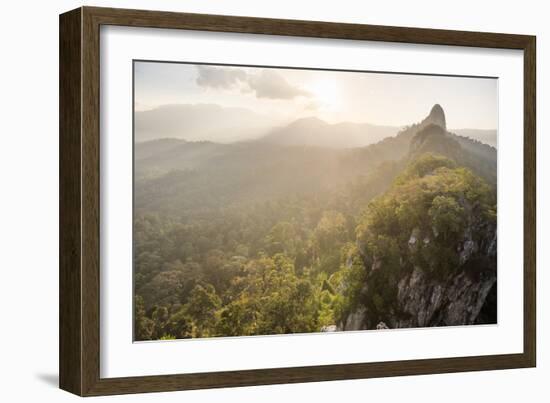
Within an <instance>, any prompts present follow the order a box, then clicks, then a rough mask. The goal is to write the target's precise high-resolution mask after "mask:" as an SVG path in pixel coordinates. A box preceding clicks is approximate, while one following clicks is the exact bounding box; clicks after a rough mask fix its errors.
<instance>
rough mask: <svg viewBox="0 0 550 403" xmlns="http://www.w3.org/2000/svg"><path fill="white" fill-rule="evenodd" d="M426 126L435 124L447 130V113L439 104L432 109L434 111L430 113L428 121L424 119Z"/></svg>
mask: <svg viewBox="0 0 550 403" xmlns="http://www.w3.org/2000/svg"><path fill="white" fill-rule="evenodd" d="M423 123H424V124H425V125H428V124H429V123H432V124H435V125H437V126H440V127H442V128H443V129H444V130H447V122H446V119H445V112H444V111H443V108H442V107H441V105H439V104H435V105H434V106H433V107H432V110H431V111H430V114H429V115H428V117H427V118H426V119H424V122H423Z"/></svg>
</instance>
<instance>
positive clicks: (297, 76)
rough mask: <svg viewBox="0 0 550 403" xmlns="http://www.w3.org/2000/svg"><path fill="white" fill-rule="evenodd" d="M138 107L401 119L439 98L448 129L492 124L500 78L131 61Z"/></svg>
mask: <svg viewBox="0 0 550 403" xmlns="http://www.w3.org/2000/svg"><path fill="white" fill-rule="evenodd" d="M134 85H135V87H134V89H135V100H134V105H135V110H136V111H147V110H152V109H155V108H159V107H162V106H163V105H174V104H186V105H193V104H195V105H196V104H215V105H219V106H221V107H238V108H245V109H248V110H250V111H252V112H253V113H255V114H258V115H261V116H265V117H269V119H270V120H271V121H276V122H279V121H280V122H290V121H292V120H295V119H298V118H302V117H311V116H314V117H318V118H320V119H323V120H325V121H326V122H328V123H339V122H356V123H371V124H377V125H387V126H398V127H402V126H406V125H410V124H412V123H416V122H419V121H421V120H422V119H423V118H424V117H425V116H426V115H427V114H428V113H429V111H430V109H431V107H432V106H433V105H434V104H436V103H439V104H440V105H441V106H442V107H443V109H444V110H445V114H446V118H447V127H448V128H450V129H465V128H468V129H497V122H498V115H497V113H498V111H497V91H498V80H497V79H491V78H469V77H468V78H466V77H447V76H423V75H406V74H384V73H368V72H342V71H320V70H305V69H282V68H258V67H237V66H219V65H218V66H210V65H196V64H182V63H165V62H135V64H134Z"/></svg>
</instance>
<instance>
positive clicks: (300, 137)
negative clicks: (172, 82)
mask: <svg viewBox="0 0 550 403" xmlns="http://www.w3.org/2000/svg"><path fill="white" fill-rule="evenodd" d="M402 129H403V128H401V127H395V126H380V125H374V124H370V123H355V122H340V123H335V124H330V123H327V122H325V121H324V120H322V119H319V118H317V117H306V118H300V119H296V120H294V121H290V122H286V123H284V122H283V123H282V122H281V121H280V120H279V119H277V118H274V117H269V116H264V115H260V114H257V113H255V112H253V111H251V110H249V109H246V108H236V107H222V106H219V105H215V104H177V105H163V106H161V107H158V108H156V109H151V110H147V111H136V112H135V136H136V138H135V140H136V142H143V141H149V140H157V139H162V138H175V139H183V140H186V141H201V140H213V139H215V142H217V143H230V142H236V141H246V140H253V139H262V140H263V141H265V142H267V143H272V144H279V145H304V146H318V147H331V148H354V147H363V146H367V145H370V144H375V143H377V142H379V141H381V140H382V139H384V138H386V137H390V136H395V135H396V134H398V133H399V132H400V131H401V130H402ZM449 131H450V132H452V133H455V134H457V135H459V136H463V137H469V138H472V139H474V140H477V141H480V142H482V143H485V144H488V145H490V146H492V147H496V145H497V131H496V130H481V129H450V130H449Z"/></svg>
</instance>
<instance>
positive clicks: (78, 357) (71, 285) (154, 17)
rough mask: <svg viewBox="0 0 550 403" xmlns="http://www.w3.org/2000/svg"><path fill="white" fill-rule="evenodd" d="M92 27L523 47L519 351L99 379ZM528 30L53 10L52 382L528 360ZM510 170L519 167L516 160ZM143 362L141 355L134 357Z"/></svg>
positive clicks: (249, 377) (187, 385)
mask: <svg viewBox="0 0 550 403" xmlns="http://www.w3.org/2000/svg"><path fill="white" fill-rule="evenodd" d="M101 25H122V26H134V27H155V28H171V29H188V30H205V31H216V32H236V33H253V34H269V35H289V36H304V37H318V38H336V39H350V40H369V41H384V42H402V43H421V44H437V45H452V46H470V47H482V48H506V49H522V50H523V51H524V133H523V136H524V161H525V162H524V202H525V204H524V207H525V208H524V249H523V252H524V268H523V269H524V352H523V353H522V354H506V355H489V356H477V357H456V358H441V359H423V360H408V361H393V362H378V363H377V362H375V363H363V364H342V365H324V366H308V367H293V368H277V369H257V370H247V371H229V372H212V373H200V374H198V373H197V374H179V375H178V374H175V375H159V376H145V377H130V378H101V377H100V372H99V368H100V342H99V340H100V339H99V332H100V314H99V313H100V306H99V301H100V300H99V290H100V267H99V266H100V265H99V253H100V250H99V246H100V233H99V217H100V212H99V207H100V185H99V181H100V175H101V173H100V170H99V158H100V144H99V140H100V136H99V110H100V109H99V71H100V66H99V29H100V26H101ZM535 53H536V50H535V37H533V36H527V35H510V34H498V33H483V32H463V31H448V30H433V29H420V28H402V27H387V26H374V25H358V24H339V23H329V22H317V21H296V20H275V19H266V18H251V17H229V16H219V15H203V14H185V13H171V12H160V11H144V10H121V9H110V8H96V7H82V8H79V9H76V10H73V11H70V12H68V13H65V14H63V15H61V16H60V87H59V88H60V277H59V278H60V295H59V299H60V315H59V316H60V359H59V361H60V387H61V388H62V389H65V390H67V391H69V392H72V393H75V394H77V395H81V396H93V395H110V394H120V393H138V392H158V391H168V390H185V389H200V388H216V387H218V388H219V387H230V386H248V385H261V384H278V383H296V382H315V381H328V380H341V379H357V378H374V377H388V376H402V375H417V374H435V373H448V372H459V371H481V370H495V369H508V368H523V367H532V366H535V365H536V308H535V303H536V294H535V281H536V280H535V276H536V261H535V255H536V230H535V228H536V216H535V208H536V184H535V182H536V147H535V146H536V142H535V133H536V127H535V122H536V118H535V116H536V94H535V89H536V87H535V82H536V78H535V77H536V63H535V62H536V56H535ZM518 169H519V167H518ZM144 365H146V363H144Z"/></svg>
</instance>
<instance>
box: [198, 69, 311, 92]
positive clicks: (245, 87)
mask: <svg viewBox="0 0 550 403" xmlns="http://www.w3.org/2000/svg"><path fill="white" fill-rule="evenodd" d="M197 69H198V72H199V75H198V77H197V80H196V82H197V85H199V86H201V87H205V88H209V87H210V88H215V89H226V90H227V89H233V88H235V87H240V90H241V92H253V93H254V94H255V96H256V97H257V98H268V99H293V98H296V97H300V96H301V97H310V96H311V94H310V93H309V92H308V91H305V90H303V89H301V88H300V87H298V86H295V85H292V84H290V83H289V82H288V81H287V80H286V79H285V78H284V77H283V76H282V75H281V74H279V73H277V72H275V71H273V70H266V69H262V70H261V71H260V72H258V73H248V72H246V71H245V70H241V69H237V68H227V67H225V68H220V67H209V66H197Z"/></svg>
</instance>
